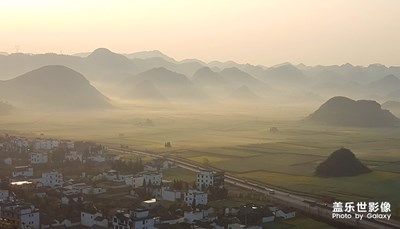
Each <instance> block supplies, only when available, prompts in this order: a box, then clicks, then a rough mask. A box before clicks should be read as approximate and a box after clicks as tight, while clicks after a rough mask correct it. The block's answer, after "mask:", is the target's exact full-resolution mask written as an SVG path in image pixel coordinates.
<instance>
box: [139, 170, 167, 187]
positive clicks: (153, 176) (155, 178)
mask: <svg viewBox="0 0 400 229" xmlns="http://www.w3.org/2000/svg"><path fill="white" fill-rule="evenodd" d="M142 176H143V179H144V182H146V184H147V185H148V184H151V185H161V184H162V179H163V175H162V173H157V172H146V173H143V174H142Z"/></svg>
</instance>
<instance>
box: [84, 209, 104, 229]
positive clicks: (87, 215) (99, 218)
mask: <svg viewBox="0 0 400 229" xmlns="http://www.w3.org/2000/svg"><path fill="white" fill-rule="evenodd" d="M81 225H82V226H86V227H91V228H92V227H94V226H97V227H101V228H108V220H107V219H106V218H105V217H103V214H102V213H100V212H97V211H85V212H81Z"/></svg>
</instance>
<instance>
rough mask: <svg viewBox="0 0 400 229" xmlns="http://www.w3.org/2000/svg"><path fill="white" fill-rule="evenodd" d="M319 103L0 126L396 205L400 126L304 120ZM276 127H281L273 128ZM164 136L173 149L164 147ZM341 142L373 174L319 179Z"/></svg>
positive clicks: (139, 111)
mask: <svg viewBox="0 0 400 229" xmlns="http://www.w3.org/2000/svg"><path fill="white" fill-rule="evenodd" d="M121 107H122V106H121ZM315 108H316V107H315V106H300V105H299V106H296V107H294V106H286V107H285V106H273V107H272V106H271V107H268V106H265V107H259V106H231V107H220V106H219V105H215V104H214V105H210V106H208V105H207V107H190V108H188V107H187V106H186V107H185V108H183V105H179V106H178V105H168V104H167V105H165V106H158V107H149V106H145V105H141V106H139V105H132V104H128V105H127V104H124V106H123V108H120V109H117V110H114V111H109V112H97V113H80V114H72V113H71V114H65V113H63V114H58V113H52V114H45V115H44V114H38V113H30V112H24V113H21V114H15V115H12V116H0V123H1V127H0V128H1V129H2V132H8V133H11V132H10V131H16V132H18V133H23V134H26V135H30V136H36V137H57V138H65V139H76V140H94V141H97V142H99V143H102V144H108V145H115V146H120V145H128V146H130V147H131V148H136V149H142V150H150V151H153V152H157V153H160V154H170V155H175V156H181V157H184V158H187V159H190V160H193V161H195V162H198V163H206V164H208V165H211V166H214V167H216V168H220V169H224V170H226V171H228V172H231V173H234V174H237V175H239V176H243V177H246V178H248V179H254V180H257V181H260V182H265V183H268V184H272V185H275V186H280V187H284V188H288V189H292V190H295V191H303V192H309V193H313V194H323V195H330V196H336V197H338V198H341V199H346V200H351V201H357V200H370V201H371V200H380V201H391V202H392V205H393V207H394V208H396V206H397V209H399V206H398V205H399V204H400V196H399V195H398V192H399V190H400V128H382V129H377V128H375V129H365V128H340V127H335V128H333V127H332V128H331V127H322V126H310V125H307V124H305V123H302V122H300V121H299V120H301V119H302V118H304V117H305V116H306V115H307V114H308V113H310V112H311V111H313V110H314V109H315ZM147 119H150V120H151V123H150V124H149V122H147V121H146V120H147ZM273 126H274V127H277V128H278V130H279V131H278V132H276V133H272V132H270V131H269V129H270V127H273ZM41 134H43V135H41ZM167 141H170V142H171V143H172V148H167V149H166V148H164V143H165V142H167ZM342 146H343V147H346V148H349V149H351V150H352V151H353V152H354V153H355V154H356V156H357V157H358V158H360V159H361V160H362V162H363V163H365V164H367V165H368V166H369V167H370V168H371V169H372V170H373V172H372V173H370V174H365V175H362V176H357V177H348V178H329V179H326V178H317V177H315V176H314V175H313V172H314V169H315V167H316V166H317V165H318V163H319V162H321V161H323V160H324V159H325V158H326V157H327V156H328V155H329V154H330V153H332V152H333V151H334V150H335V149H338V148H339V147H342ZM169 177H174V174H171V175H169ZM185 179H187V180H188V179H189V176H188V177H185ZM397 214H398V213H397Z"/></svg>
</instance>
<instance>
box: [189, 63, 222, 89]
mask: <svg viewBox="0 0 400 229" xmlns="http://www.w3.org/2000/svg"><path fill="white" fill-rule="evenodd" d="M192 81H193V82H194V83H195V84H197V85H199V86H201V87H221V86H226V84H227V82H226V81H225V79H223V78H222V76H221V75H220V74H219V73H217V72H214V71H212V70H211V69H210V68H209V67H202V68H200V69H198V70H197V71H196V72H195V73H194V74H193V77H192Z"/></svg>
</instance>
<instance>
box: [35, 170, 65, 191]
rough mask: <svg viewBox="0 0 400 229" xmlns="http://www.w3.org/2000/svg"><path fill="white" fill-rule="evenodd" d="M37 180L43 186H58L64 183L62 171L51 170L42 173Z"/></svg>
mask: <svg viewBox="0 0 400 229" xmlns="http://www.w3.org/2000/svg"><path fill="white" fill-rule="evenodd" d="M38 182H40V183H42V185H43V186H45V187H50V188H60V187H62V186H63V184H64V179H63V175H62V173H59V172H57V171H51V172H47V173H42V178H40V179H39V181H38Z"/></svg>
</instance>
